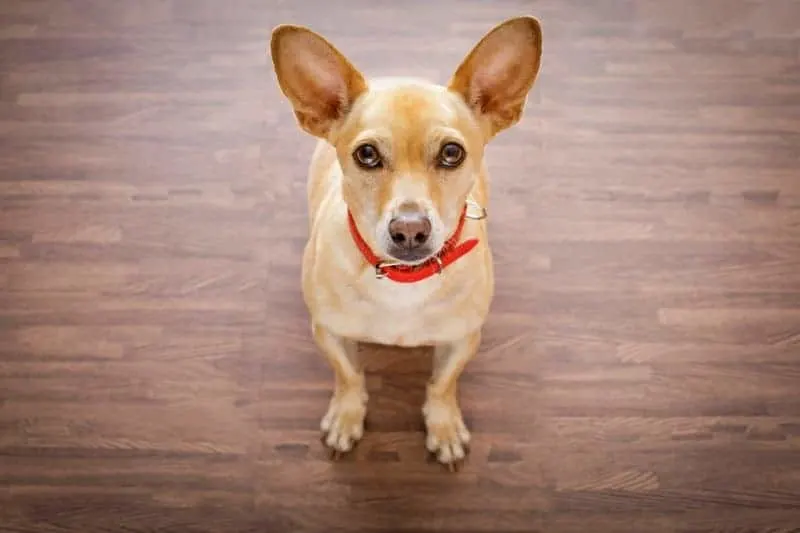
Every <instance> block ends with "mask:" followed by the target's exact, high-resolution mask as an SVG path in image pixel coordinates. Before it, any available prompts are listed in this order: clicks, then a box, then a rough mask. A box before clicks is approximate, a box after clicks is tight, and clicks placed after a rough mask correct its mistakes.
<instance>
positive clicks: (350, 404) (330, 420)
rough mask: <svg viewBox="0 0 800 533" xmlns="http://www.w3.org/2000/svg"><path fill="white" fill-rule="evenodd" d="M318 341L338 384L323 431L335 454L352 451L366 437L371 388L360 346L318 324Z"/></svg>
mask: <svg viewBox="0 0 800 533" xmlns="http://www.w3.org/2000/svg"><path fill="white" fill-rule="evenodd" d="M313 331H314V340H315V341H316V343H317V345H318V346H319V348H320V350H321V351H322V353H323V354H324V355H325V357H326V358H327V360H328V363H330V365H331V367H332V368H333V371H334V373H335V378H336V382H335V385H334V387H335V388H334V391H333V395H332V397H331V402H330V406H329V407H328V412H327V413H326V414H325V416H324V417H323V418H322V423H321V428H322V431H323V434H324V437H325V444H326V445H327V446H329V447H330V448H331V449H332V450H333V451H334V454H338V453H345V452H348V451H350V449H351V448H352V447H353V445H354V444H355V443H356V442H357V441H358V440H359V439H360V438H361V436H362V435H363V434H364V416H365V415H366V412H367V389H366V386H365V384H364V372H363V370H362V369H361V366H360V363H359V361H358V354H357V344H356V343H355V342H353V341H351V340H349V339H345V338H342V337H339V336H337V335H334V334H333V333H331V332H330V331H329V330H327V329H326V328H324V327H322V326H320V325H319V324H314V326H313Z"/></svg>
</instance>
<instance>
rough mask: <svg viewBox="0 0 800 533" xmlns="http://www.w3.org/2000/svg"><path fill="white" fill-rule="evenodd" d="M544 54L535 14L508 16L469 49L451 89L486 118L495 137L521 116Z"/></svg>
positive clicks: (490, 133) (455, 75)
mask: <svg viewBox="0 0 800 533" xmlns="http://www.w3.org/2000/svg"><path fill="white" fill-rule="evenodd" d="M541 56H542V29H541V26H540V24H539V21H538V20H536V19H535V18H534V17H517V18H512V19H509V20H507V21H505V22H503V23H501V24H498V25H497V26H495V27H494V28H492V29H491V30H490V31H489V32H488V33H487V34H486V35H485V36H484V37H483V38H482V39H481V40H480V41H479V42H478V44H476V45H475V47H474V48H473V49H472V51H470V53H469V54H468V55H467V57H466V58H464V60H463V61H462V63H461V65H460V66H459V67H458V69H457V70H456V72H455V74H454V75H453V77H452V78H451V79H450V82H449V88H450V90H452V91H455V92H457V93H458V94H460V95H461V96H463V97H464V99H465V100H466V101H467V103H468V104H469V106H470V107H471V108H472V109H473V111H474V112H475V113H476V114H477V115H478V116H479V117H480V118H481V119H483V120H485V121H486V125H487V127H488V130H489V131H488V133H489V135H490V136H493V135H495V134H497V133H498V132H500V131H501V130H504V129H506V128H508V127H510V126H512V125H514V124H515V123H516V122H517V121H518V120H519V119H520V117H521V116H522V110H523V109H524V107H525V101H526V99H527V97H528V92H529V91H530V89H531V87H532V86H533V83H534V81H536V76H537V74H538V73H539V64H540V61H541Z"/></svg>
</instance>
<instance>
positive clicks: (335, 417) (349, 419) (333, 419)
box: [320, 392, 367, 456]
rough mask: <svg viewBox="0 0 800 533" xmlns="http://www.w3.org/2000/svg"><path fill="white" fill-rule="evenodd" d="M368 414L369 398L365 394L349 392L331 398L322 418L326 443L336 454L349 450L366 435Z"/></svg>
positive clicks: (321, 425)
mask: <svg viewBox="0 0 800 533" xmlns="http://www.w3.org/2000/svg"><path fill="white" fill-rule="evenodd" d="M366 414H367V400H366V397H365V395H364V394H361V393H359V392H348V393H346V394H341V395H338V396H334V397H333V398H332V399H331V403H330V406H329V407H328V412H327V413H326V414H325V416H324V417H323V418H322V423H321V424H320V428H321V429H322V433H323V437H324V439H325V445H326V446H328V447H329V448H330V449H331V451H332V452H333V454H334V456H338V455H339V454H342V453H346V452H349V451H350V450H351V449H352V448H353V445H354V444H355V443H356V442H358V440H359V439H361V437H362V436H363V435H364V416H365V415H366Z"/></svg>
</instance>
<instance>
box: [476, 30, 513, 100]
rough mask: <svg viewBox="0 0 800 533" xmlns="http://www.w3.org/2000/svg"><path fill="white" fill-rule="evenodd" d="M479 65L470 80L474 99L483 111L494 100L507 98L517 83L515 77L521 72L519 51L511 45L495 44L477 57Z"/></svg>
mask: <svg viewBox="0 0 800 533" xmlns="http://www.w3.org/2000/svg"><path fill="white" fill-rule="evenodd" d="M475 60H476V63H477V67H476V69H475V71H474V73H473V75H472V80H471V82H470V94H471V96H472V98H471V99H472V101H473V103H474V104H475V105H477V106H478V107H479V109H481V110H482V111H487V107H488V106H490V105H491V103H492V102H495V101H497V100H502V99H503V98H507V97H508V96H509V93H510V92H513V90H514V87H512V86H515V85H517V84H515V83H513V81H514V80H513V77H514V76H515V75H516V74H517V73H518V72H519V65H518V64H517V63H518V61H519V57H518V53H517V52H516V51H515V49H514V48H513V47H511V46H507V47H499V46H495V47H493V48H492V49H490V50H486V51H483V53H482V54H480V56H478V57H476V58H475Z"/></svg>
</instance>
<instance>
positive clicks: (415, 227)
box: [389, 213, 431, 250]
mask: <svg viewBox="0 0 800 533" xmlns="http://www.w3.org/2000/svg"><path fill="white" fill-rule="evenodd" d="M389 236H390V237H391V238H392V241H393V242H394V243H395V244H396V245H398V246H401V247H403V248H406V249H409V250H413V249H414V248H418V247H420V246H422V245H423V244H425V243H426V242H427V241H428V237H430V236H431V219H429V218H428V217H426V216H425V215H423V214H422V213H400V214H399V215H398V216H396V217H395V218H393V219H392V220H391V221H390V222H389Z"/></svg>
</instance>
